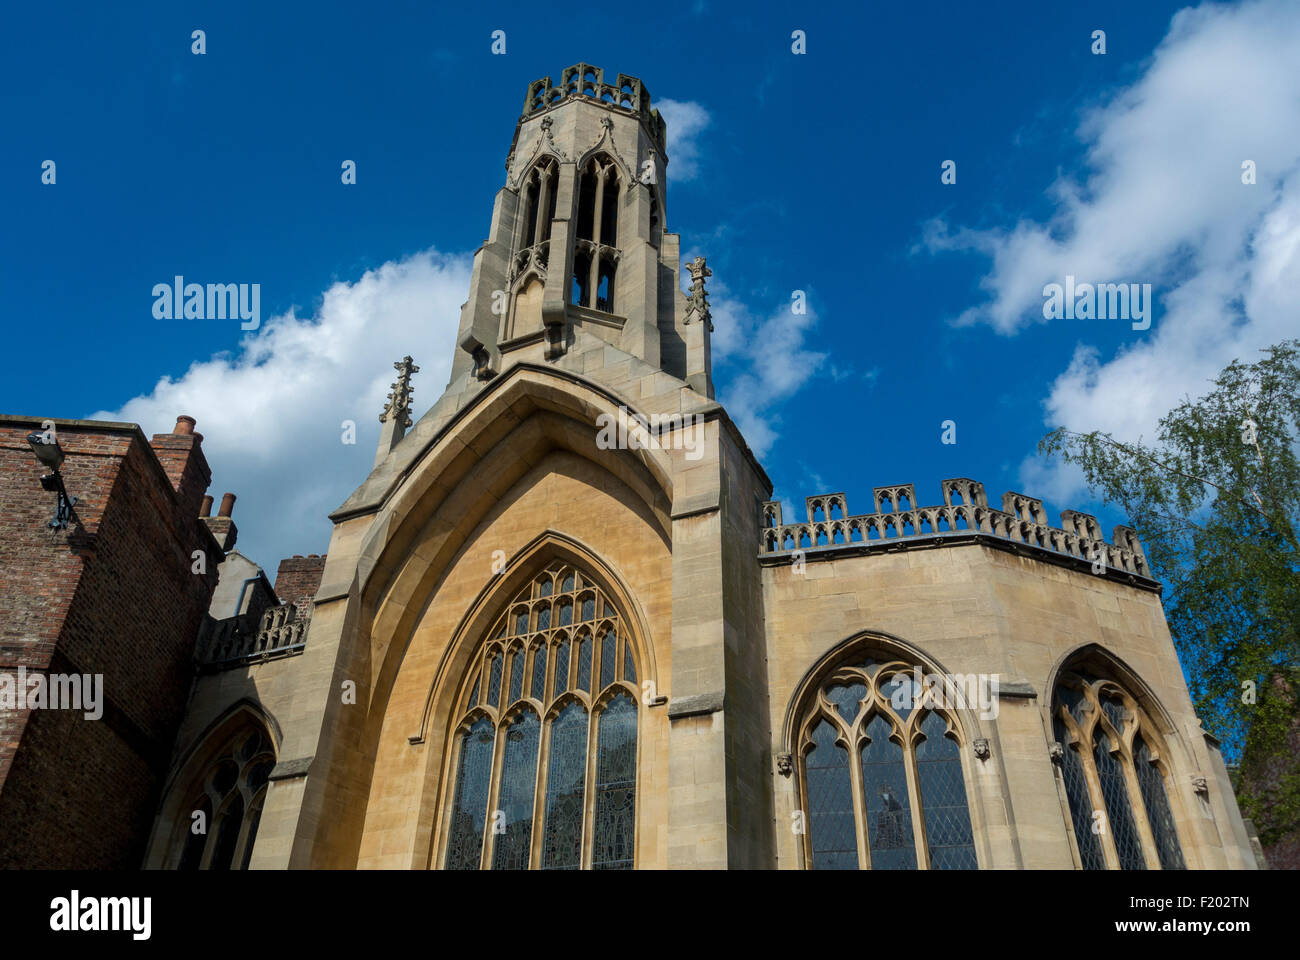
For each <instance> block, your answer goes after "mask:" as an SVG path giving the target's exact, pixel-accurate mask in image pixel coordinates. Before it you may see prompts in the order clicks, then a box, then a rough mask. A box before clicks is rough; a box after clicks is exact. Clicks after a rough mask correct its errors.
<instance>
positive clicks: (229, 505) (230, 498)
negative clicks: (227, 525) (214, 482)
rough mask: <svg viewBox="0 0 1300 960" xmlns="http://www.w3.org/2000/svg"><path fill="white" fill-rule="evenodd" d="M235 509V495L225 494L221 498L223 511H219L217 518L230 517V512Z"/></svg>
mask: <svg viewBox="0 0 1300 960" xmlns="http://www.w3.org/2000/svg"><path fill="white" fill-rule="evenodd" d="M234 509H235V495H234V494H233V493H227V494H223V495H222V497H221V509H220V510H218V511H217V516H219V517H228V516H230V511H231V510H234Z"/></svg>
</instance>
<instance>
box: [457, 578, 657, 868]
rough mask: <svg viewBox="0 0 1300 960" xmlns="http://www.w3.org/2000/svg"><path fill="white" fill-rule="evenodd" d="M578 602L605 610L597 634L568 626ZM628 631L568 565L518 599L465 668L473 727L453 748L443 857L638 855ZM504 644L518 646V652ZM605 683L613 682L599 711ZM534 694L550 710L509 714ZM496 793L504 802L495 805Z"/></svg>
mask: <svg viewBox="0 0 1300 960" xmlns="http://www.w3.org/2000/svg"><path fill="white" fill-rule="evenodd" d="M541 597H553V599H548V600H546V601H544V602H543V601H541V600H540V598H541ZM552 603H554V611H555V612H554V615H552V607H551V604H552ZM524 605H527V606H524ZM575 605H577V607H578V611H577V612H578V616H579V618H580V620H594V619H595V613H596V611H597V610H600V611H602V620H601V621H600V623H599V624H594V625H592V626H595V628H596V630H597V631H598V633H597V634H596V636H593V635H592V633H591V632H590V631H591V630H592V626H587V627H583V628H582V629H583V634H582V636H580V637H576V638H574V637H570V636H569V635H568V632H567V630H566V629H565V627H566V626H568V625H570V624H572V622H573V619H574V606H575ZM530 608H531V610H532V611H534V612H533V613H532V614H530V613H529V612H528V610H529V609H530ZM619 633H620V630H619V615H618V612H617V608H616V607H615V605H614V604H613V602H612V601H611V600H610V599H609V598H608V597H607V596H606V595H605V592H604V590H603V588H601V587H600V586H599V585H598V584H596V583H595V582H594V581H592V580H589V579H587V578H585V577H584V576H582V575H581V574H579V573H577V572H576V571H574V570H573V569H572V568H571V567H567V566H565V565H563V564H559V563H557V564H554V565H553V566H551V567H550V568H548V570H547V572H546V574H545V575H544V576H543V577H541V578H540V579H534V580H533V581H532V582H531V583H530V584H529V585H528V586H527V587H526V588H524V589H523V591H521V593H520V594H519V595H518V596H516V597H514V598H513V600H512V601H511V603H510V604H509V606H508V607H507V611H506V612H505V613H503V614H501V616H500V620H499V621H498V624H497V625H494V627H493V628H492V630H490V631H489V632H488V636H490V637H491V638H492V639H491V640H488V641H486V642H485V643H484V645H483V647H482V648H481V649H480V650H479V652H478V654H477V655H476V656H475V657H474V658H473V659H472V661H471V664H470V666H469V668H468V669H467V671H466V673H467V674H468V675H470V676H472V677H473V678H474V679H473V680H472V687H470V688H471V690H472V692H471V694H470V696H469V698H468V699H467V700H466V701H465V706H464V710H465V713H464V714H463V715H462V716H461V722H462V723H463V724H468V725H469V726H468V729H466V730H465V731H464V732H463V733H462V734H461V735H460V736H459V737H457V738H456V739H455V740H454V741H453V743H452V745H451V749H453V750H455V751H456V753H455V755H454V761H453V763H452V769H453V773H452V778H451V781H450V783H449V784H448V791H449V792H448V795H447V799H446V803H447V812H446V813H445V814H444V819H443V821H442V822H443V824H444V827H443V829H444V831H445V833H444V837H445V839H444V840H443V841H442V850H443V851H444V852H443V855H442V856H443V861H442V862H443V865H444V866H446V867H448V868H459V869H474V868H477V867H478V866H479V865H480V863H484V862H486V863H487V864H488V865H489V866H490V867H491V868H493V869H519V870H522V869H528V868H537V867H540V868H543V869H582V868H584V867H588V868H599V869H617V868H625V867H631V866H632V865H633V864H634V862H635V859H636V854H635V851H636V845H635V839H636V746H637V715H638V705H637V704H638V701H637V690H636V678H637V668H636V662H635V660H636V658H635V648H634V647H633V645H632V644H631V643H630V642H629V640H628V638H627V637H620V636H619ZM507 634H509V639H508V640H507V639H506V636H507ZM507 642H508V643H510V644H513V646H511V647H510V648H509V649H507V648H506V643H507ZM597 644H599V649H597ZM575 645H576V646H575ZM529 657H531V659H529ZM597 658H598V659H597ZM548 661H549V662H548ZM620 663H621V669H620ZM548 666H549V667H550V673H549V674H548V673H547V667H548ZM595 671H598V672H599V676H598V677H597V676H595V675H594V672H595ZM620 673H621V676H620ZM548 678H549V682H548ZM597 680H598V681H599V684H600V686H599V691H605V694H604V698H603V699H602V702H603V705H602V706H600V707H598V708H597V707H595V703H594V701H595V697H594V694H595V693H597V692H599V691H597V690H596V689H593V682H594V681H597ZM480 684H482V685H483V686H485V687H486V691H485V699H484V701H483V705H482V707H483V708H486V710H484V709H482V708H479V709H477V710H476V709H475V708H476V707H478V704H477V700H478V689H479V685H480ZM503 685H504V686H505V687H506V689H505V690H502V686H503ZM467 686H470V684H468V683H467ZM620 687H621V689H620ZM525 688H526V689H525ZM611 688H613V689H612V691H611ZM525 693H527V695H528V696H529V697H531V698H532V699H533V700H535V701H537V702H538V704H539V705H540V709H541V713H540V714H539V713H536V712H534V711H533V710H532V709H523V708H522V707H520V706H516V707H514V711H518V712H513V711H512V713H511V714H510V720H509V721H503V720H502V719H501V712H504V711H506V710H507V708H510V707H511V705H512V704H517V703H518V701H519V699H520V698H521V697H523V696H524V695H525ZM593 709H594V713H593ZM471 711H474V712H471ZM499 711H500V712H499ZM503 722H504V723H505V728H504V730H503V731H501V732H500V733H498V724H500V723H503ZM498 735H499V736H500V740H499V741H498V739H497V738H498ZM589 740H590V744H591V746H590V748H589ZM543 744H545V745H546V753H545V757H544V758H543V755H542V752H541V748H542V746H543ZM539 767H540V769H539ZM539 791H540V794H539ZM493 796H495V797H496V798H497V799H496V801H495V807H496V809H494V810H489V809H488V803H489V798H490V797H493ZM589 797H590V798H591V802H590V803H589V802H588V798H589ZM536 799H540V800H541V802H540V803H536V802H535V800H536ZM535 817H536V818H539V819H537V820H536V821H535V819H534V818H535ZM539 834H540V835H539ZM535 840H536V841H537V842H534V841H535ZM485 855H486V859H485Z"/></svg>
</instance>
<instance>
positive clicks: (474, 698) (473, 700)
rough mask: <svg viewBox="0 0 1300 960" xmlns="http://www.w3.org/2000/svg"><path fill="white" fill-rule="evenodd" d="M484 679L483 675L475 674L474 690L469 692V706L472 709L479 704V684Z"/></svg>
mask: <svg viewBox="0 0 1300 960" xmlns="http://www.w3.org/2000/svg"><path fill="white" fill-rule="evenodd" d="M481 679H483V674H481V673H476V674H474V689H473V690H471V691H470V692H469V705H470V706H471V707H472V706H474V705H475V704H477V703H478V684H479V681H480V680H481Z"/></svg>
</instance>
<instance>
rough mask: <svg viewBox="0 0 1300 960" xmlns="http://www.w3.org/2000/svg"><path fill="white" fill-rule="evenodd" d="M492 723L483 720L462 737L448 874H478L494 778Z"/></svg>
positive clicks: (448, 854)
mask: <svg viewBox="0 0 1300 960" xmlns="http://www.w3.org/2000/svg"><path fill="white" fill-rule="evenodd" d="M493 739H494V738H493V735H492V722H491V721H490V720H488V719H487V718H486V717H482V718H480V719H479V720H478V721H477V722H475V724H474V725H473V726H472V727H470V728H469V729H468V730H466V731H465V732H464V733H463V734H461V737H460V760H459V762H458V763H457V765H456V768H457V769H456V790H455V793H454V797H455V799H454V801H453V804H452V810H451V827H450V830H449V833H448V840H447V864H446V865H447V869H448V870H477V869H478V863H479V854H480V853H481V851H482V848H483V826H484V824H485V823H486V822H487V798H488V784H489V780H490V778H491V776H492V743H493Z"/></svg>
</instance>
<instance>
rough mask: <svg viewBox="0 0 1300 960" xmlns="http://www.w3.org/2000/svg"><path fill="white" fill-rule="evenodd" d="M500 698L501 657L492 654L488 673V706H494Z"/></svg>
mask: <svg viewBox="0 0 1300 960" xmlns="http://www.w3.org/2000/svg"><path fill="white" fill-rule="evenodd" d="M500 699H501V658H500V657H499V656H497V655H496V654H495V653H494V654H492V664H491V667H490V668H489V673H488V698H487V702H488V706H490V707H495V706H497V705H498V701H499V700H500Z"/></svg>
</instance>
